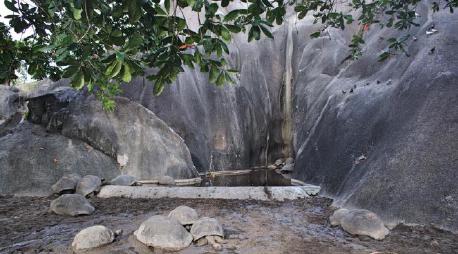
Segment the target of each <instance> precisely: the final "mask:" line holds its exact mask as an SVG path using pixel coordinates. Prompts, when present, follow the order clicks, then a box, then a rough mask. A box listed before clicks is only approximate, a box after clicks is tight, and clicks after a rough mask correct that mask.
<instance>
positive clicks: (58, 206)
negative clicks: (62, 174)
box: [51, 194, 95, 216]
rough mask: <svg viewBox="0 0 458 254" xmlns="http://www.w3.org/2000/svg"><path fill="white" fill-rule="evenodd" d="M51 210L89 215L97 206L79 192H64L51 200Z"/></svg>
mask: <svg viewBox="0 0 458 254" xmlns="http://www.w3.org/2000/svg"><path fill="white" fill-rule="evenodd" d="M51 211H53V212H54V213H56V214H60V215H70V216H78V215H87V214H91V213H93V212H94V211H95V208H94V207H93V206H92V205H91V203H89V201H87V199H85V198H84V197H83V196H82V195H79V194H64V195H62V196H60V197H58V198H57V199H54V200H53V201H51Z"/></svg>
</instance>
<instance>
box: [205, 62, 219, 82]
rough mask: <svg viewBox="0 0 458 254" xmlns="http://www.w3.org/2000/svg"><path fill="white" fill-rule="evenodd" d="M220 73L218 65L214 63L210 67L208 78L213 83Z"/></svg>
mask: <svg viewBox="0 0 458 254" xmlns="http://www.w3.org/2000/svg"><path fill="white" fill-rule="evenodd" d="M218 75H219V70H218V68H217V67H216V66H214V65H212V67H211V68H210V72H209V74H208V80H209V81H210V82H211V83H215V82H216V80H217V79H218Z"/></svg>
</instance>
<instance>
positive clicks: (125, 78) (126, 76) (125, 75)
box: [122, 63, 132, 83]
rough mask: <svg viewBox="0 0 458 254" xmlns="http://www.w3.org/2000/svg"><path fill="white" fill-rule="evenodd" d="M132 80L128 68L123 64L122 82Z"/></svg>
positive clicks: (127, 65)
mask: <svg viewBox="0 0 458 254" xmlns="http://www.w3.org/2000/svg"><path fill="white" fill-rule="evenodd" d="M131 80H132V73H131V71H130V66H129V64H127V63H124V64H123V74H122V81H124V82H126V83H129V82H130V81H131Z"/></svg>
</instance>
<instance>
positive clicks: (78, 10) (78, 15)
mask: <svg viewBox="0 0 458 254" xmlns="http://www.w3.org/2000/svg"><path fill="white" fill-rule="evenodd" d="M70 7H71V9H72V14H73V18H74V19H76V20H80V19H81V13H82V12H83V9H81V7H79V8H78V7H77V6H75V4H74V3H73V2H71V3H70Z"/></svg>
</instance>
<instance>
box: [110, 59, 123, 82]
mask: <svg viewBox="0 0 458 254" xmlns="http://www.w3.org/2000/svg"><path fill="white" fill-rule="evenodd" d="M121 67H122V63H121V62H120V61H116V64H115V66H114V68H113V71H112V72H111V74H110V76H109V77H110V78H114V77H116V76H117V75H118V74H119V72H120V71H121Z"/></svg>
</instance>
